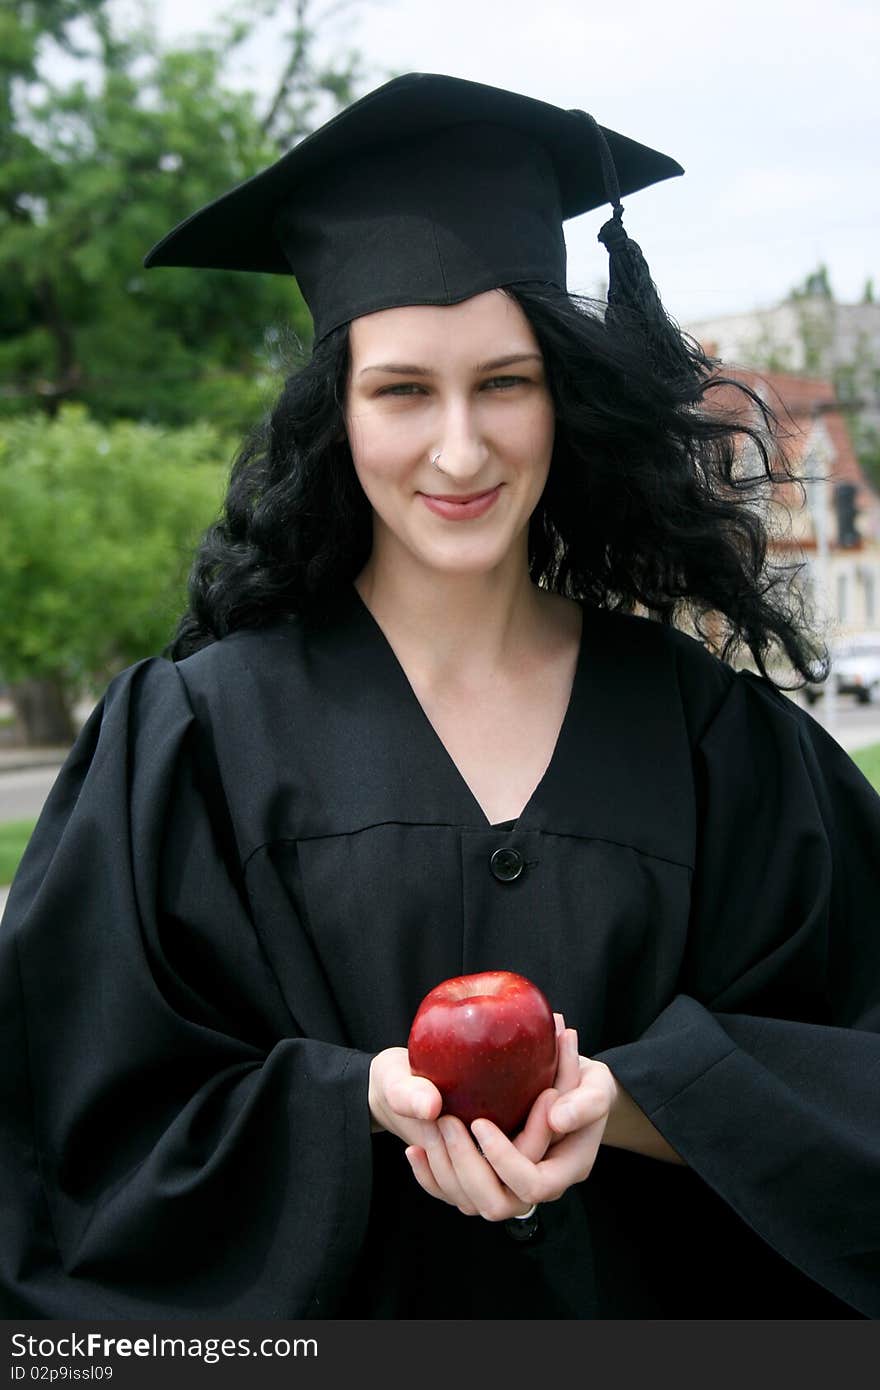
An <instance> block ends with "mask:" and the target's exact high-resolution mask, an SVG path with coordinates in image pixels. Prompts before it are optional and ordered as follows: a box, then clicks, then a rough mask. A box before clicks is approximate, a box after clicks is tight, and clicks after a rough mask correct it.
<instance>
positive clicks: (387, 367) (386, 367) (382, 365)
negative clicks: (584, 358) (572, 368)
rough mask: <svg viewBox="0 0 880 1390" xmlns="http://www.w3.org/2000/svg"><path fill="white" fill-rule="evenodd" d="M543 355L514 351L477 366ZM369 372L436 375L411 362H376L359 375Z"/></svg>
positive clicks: (489, 368)
mask: <svg viewBox="0 0 880 1390" xmlns="http://www.w3.org/2000/svg"><path fill="white" fill-rule="evenodd" d="M543 360H544V359H543V357H542V356H541V354H540V353H539V352H512V353H508V355H507V356H506V357H496V358H493V360H492V361H491V362H478V363H477V366H476V368H475V370H476V371H478V372H492V371H495V370H496V368H498V367H509V366H511V365H512V363H514V362H543ZM367 372H396V373H397V374H398V375H399V376H435V375H436V373H435V371H434V369H433V368H432V367H417V366H414V365H413V364H412V363H411V362H409V363H407V362H375V363H373V364H372V365H371V366H369V367H363V368H362V369H361V371H359V372H358V376H366V374H367Z"/></svg>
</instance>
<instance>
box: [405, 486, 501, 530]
mask: <svg viewBox="0 0 880 1390" xmlns="http://www.w3.org/2000/svg"><path fill="white" fill-rule="evenodd" d="M500 491H501V483H499V484H498V485H497V487H493V488H492V489H491V490H490V491H489V492H477V493H471V494H470V495H469V496H468V497H462V498H458V499H455V500H453V499H451V498H450V497H448V496H447V497H433V496H431V495H430V494H429V493H427V492H423V493H420V496H421V499H422V501H423V502H424V504H425V506H426V507H428V508H430V510H431V511H432V512H434V514H435V515H436V516H442V517H445V518H446V520H447V521H467V520H469V519H470V518H471V517H475V516H482V515H483V514H484V512H487V511H488V510H489V508H490V507H491V506H492V503H493V502H494V501H495V499H496V497H497V496H498V494H499V492H500Z"/></svg>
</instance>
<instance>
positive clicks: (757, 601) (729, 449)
mask: <svg viewBox="0 0 880 1390" xmlns="http://www.w3.org/2000/svg"><path fill="white" fill-rule="evenodd" d="M505 292H506V293H507V294H509V295H511V296H512V297H513V298H514V299H515V300H516V302H517V303H518V304H519V305H520V307H521V309H522V311H523V313H524V314H525V316H526V318H527V319H528V321H529V323H530V325H531V327H532V331H533V332H534V334H535V337H536V339H537V341H538V344H539V346H540V349H541V352H542V354H543V357H544V365H545V370H546V374H547V379H548V382H549V386H550V389H551V392H552V396H553V400H554V404H555V415H556V428H555V441H554V448H553V455H552V459H551V464H550V471H549V476H548V480H547V484H546V486H545V489H544V492H543V495H542V497H541V499H540V501H539V503H538V506H537V507H536V509H535V511H534V513H533V515H532V517H531V520H530V523H529V544H528V553H529V569H530V574H531V577H532V580H533V582H534V583H536V584H538V585H540V586H542V587H543V588H546V589H548V590H551V591H554V592H556V593H559V594H564V595H566V596H567V597H569V598H573V599H578V600H581V601H585V602H587V603H590V604H592V605H595V606H597V607H605V608H610V609H622V610H625V611H629V612H632V611H641V612H642V613H643V614H644V616H646V617H649V618H653V619H655V620H657V621H660V622H663V623H667V624H675V625H677V626H681V627H683V628H685V629H690V630H691V631H693V632H694V634H695V635H697V636H698V637H699V638H700V639H701V640H703V641H704V642H705V644H706V645H707V646H709V647H711V648H712V649H713V650H715V651H716V652H717V654H718V655H719V656H720V657H721V659H722V660H724V661H727V662H730V663H733V662H734V660H735V659H737V658H738V657H739V656H740V655H741V654H744V653H745V652H746V650H748V652H750V653H751V658H752V660H753V662H754V665H755V667H756V668H757V669H758V670H759V671H760V673H761V674H762V675H764V676H766V677H767V678H768V679H770V680H771V681H773V683H774V684H776V685H777V686H778V687H779V688H782V689H784V688H790V687H786V686H784V685H783V684H782V682H781V681H780V680H778V679H775V678H774V676H773V675H772V674H771V667H775V666H778V660H779V657H780V655H781V654H784V657H785V658H786V659H787V661H788V663H789V664H790V666H791V667H792V668H793V669H794V670H795V671H796V672H798V673H799V674H800V676H802V677H803V679H804V680H811V681H814V680H817V679H823V678H824V676H825V675H826V674H827V664H828V657H827V651H826V649H825V647H824V645H823V644H822V642H821V641H820V639H819V638H818V637H817V635H816V633H815V632H814V631H813V628H812V624H811V618H810V615H809V612H808V600H807V597H806V593H805V591H804V590H803V589H802V588H801V587H800V586H799V585H798V584H797V583H796V582H794V581H795V580H796V577H797V574H798V572H799V571H800V569H802V568H803V564H802V563H791V564H774V563H773V556H772V549H771V546H770V529H769V524H768V522H767V520H766V510H765V509H766V503H767V500H768V497H769V496H770V493H771V492H772V490H773V489H774V488H775V487H776V486H777V485H778V484H780V483H783V484H784V483H788V484H795V485H796V486H798V487H800V486H801V484H800V482H799V480H798V479H797V478H796V477H795V475H794V473H793V471H792V469H791V466H790V463H789V461H788V458H787V454H786V450H785V432H784V429H783V427H782V426H781V424H780V422H779V420H778V417H777V416H776V414H775V413H774V411H773V410H772V409H771V408H770V406H768V405H767V404H766V402H765V401H764V400H763V399H762V397H761V396H760V395H759V394H758V392H756V391H755V390H753V389H752V388H751V387H750V386H748V385H746V384H745V383H743V382H741V381H738V380H736V379H734V378H731V377H729V376H726V375H723V374H721V373H720V372H719V371H718V368H719V367H720V363H719V362H718V361H716V360H715V359H713V358H710V357H708V356H706V355H705V354H704V352H703V351H702V349H701V348H700V347H699V345H698V344H696V343H695V342H693V340H691V339H687V338H686V336H684V335H683V337H682V341H683V343H685V344H686V347H687V353H686V360H687V364H688V369H687V370H682V371H681V372H677V373H670V372H669V371H666V372H663V373H661V372H659V371H658V370H657V369H656V367H655V366H654V365H653V364H652V361H651V359H650V356H649V353H648V351H647V350H646V345H645V338H644V334H643V332H642V325H640V323H639V322H638V319H637V317H636V316H635V315H634V314H633V315H629V316H628V315H627V314H626V313H624V312H622V311H621V310H615V312H614V313H613V314H611V313H603V312H602V306H601V305H599V304H598V303H597V302H596V301H593V300H590V299H587V298H585V297H583V296H578V295H573V294H569V293H566V292H564V291H562V290H559V289H556V288H555V287H554V286H552V285H540V286H539V285H515V286H508V287H505ZM303 358H304V360H303V361H302V362H300V363H299V364H297V365H296V369H295V370H293V371H292V372H291V374H290V375H289V377H288V378H287V381H286V383H285V385H284V389H283V391H282V392H281V395H280V397H279V399H278V401H277V402H276V404H275V406H274V408H273V410H272V411H271V413H270V414H269V416H268V417H267V419H266V420H265V421H264V422H263V423H262V424H261V425H260V426H259V427H258V428H257V429H256V430H255V431H254V432H253V433H252V434H251V435H250V436H249V437H248V439H246V441H245V442H244V445H243V447H242V449H241V450H240V452H239V454H238V456H237V458H236V460H235V463H234V465H233V468H232V473H231V477H230V482H229V488H228V491H227V495H226V499H225V503H224V507H223V510H222V513H221V515H220V517H219V519H218V520H217V521H216V522H215V523H214V524H213V525H212V526H211V527H210V528H209V529H208V531H207V532H206V534H205V536H204V538H203V540H202V543H201V545H200V547H199V549H198V551H197V554H196V557H195V562H194V565H193V568H192V572H191V575H190V583H189V607H188V609H187V611H186V612H185V613H184V615H183V616H182V618H181V619H180V622H179V623H178V626H177V630H176V632H175V634H174V637H173V639H172V641H171V642H170V643H169V646H168V648H167V649H166V653H167V654H168V655H170V656H171V657H172V658H173V659H175V660H178V659H180V658H182V657H184V656H187V655H189V654H190V653H191V652H194V651H196V650H198V649H199V648H200V647H203V646H205V645H207V644H208V643H210V642H214V641H216V640H218V639H219V638H222V637H224V636H225V635H226V634H227V633H230V632H232V631H234V630H236V629H237V628H243V627H259V626H263V625H265V624H267V623H270V622H275V621H277V620H279V619H280V618H283V617H286V616H291V615H294V614H295V615H298V616H300V617H303V618H305V619H307V620H314V621H318V622H320V621H321V620H322V618H323V617H325V616H326V614H327V612H328V611H330V609H331V608H332V605H333V603H334V602H335V601H336V600H337V599H338V597H339V596H340V595H341V594H342V592H343V591H344V590H345V589H347V588H348V586H349V585H350V584H351V581H352V580H354V579H355V578H356V576H357V575H358V574H359V573H360V571H361V569H362V568H363V566H364V565H365V563H366V561H367V559H368V557H369V554H370V549H371V545H372V512H371V508H370V504H369V502H368V500H367V498H366V496H365V494H364V492H363V490H362V488H361V485H360V483H359V481H358V478H357V475H356V473H355V469H354V465H353V462H352V458H351V453H350V450H349V447H348V440H347V436H346V433H345V428H344V421H343V408H344V400H345V391H346V383H347V377H348V372H349V361H350V358H349V346H348V325H347V324H346V325H343V326H342V327H340V328H338V329H336V330H335V331H334V332H332V333H330V334H329V335H328V336H327V337H326V338H324V339H322V340H321V341H320V342H319V343H318V344H316V346H315V349H314V351H313V353H312V354H311V356H309V357H306V356H305V354H303ZM683 360H684V358H683ZM732 402H733V403H732Z"/></svg>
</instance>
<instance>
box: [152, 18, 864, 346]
mask: <svg viewBox="0 0 880 1390" xmlns="http://www.w3.org/2000/svg"><path fill="white" fill-rule="evenodd" d="M156 5H157V14H158V18H159V23H160V27H161V30H162V32H163V33H164V34H165V35H166V36H167V37H169V38H171V37H174V38H179V37H182V36H184V35H186V34H191V33H193V32H196V31H198V30H199V29H206V28H210V27H211V25H212V23H213V21H214V19H215V18H216V17H217V16H218V15H219V14H221V13H225V12H228V10H229V4H228V3H226V4H224V3H222V0H156ZM290 8H291V10H292V8H293V7H292V5H291V6H290ZM321 8H326V4H325V5H323V6H322V7H321ZM248 9H250V6H249V7H248ZM245 12H247V11H245ZM318 12H320V11H318ZM334 45H335V46H336V47H337V48H338V49H341V50H343V51H344V50H347V49H349V48H357V49H359V50H360V51H361V53H362V54H363V56H364V59H365V62H366V66H367V70H368V73H369V80H368V81H367V83H366V84H365V87H364V90H367V89H369V88H372V87H375V86H378V85H380V84H381V83H382V82H383V81H385V80H386V79H387V78H388V77H390V76H394V75H396V74H397V73H401V72H413V71H418V72H442V73H448V74H450V75H452V76H456V77H465V78H470V79H472V80H474V81H479V82H486V83H489V84H491V85H493V86H499V87H508V88H510V89H511V90H514V91H519V92H523V93H525V94H527V95H529V96H534V97H538V98H540V99H541V100H543V101H549V102H553V103H555V104H557V105H560V106H565V107H571V106H577V107H581V108H582V109H584V110H587V111H590V112H591V113H592V114H593V115H594V116H595V117H596V119H597V120H598V121H599V122H600V123H601V124H602V125H605V126H608V127H610V128H611V129H612V130H617V131H619V132H621V133H622V134H624V135H628V136H630V137H631V138H632V139H635V140H639V141H641V142H642V143H644V144H647V145H652V146H654V147H655V148H656V149H659V150H662V151H664V152H665V153H666V154H670V155H672V157H673V158H675V159H677V160H678V162H679V163H680V164H682V165H683V166H684V169H685V175H684V177H683V178H679V179H671V180H668V181H667V182H665V183H662V184H659V185H656V186H655V187H653V188H649V189H644V190H643V191H642V192H640V193H636V194H633V195H632V196H631V197H629V198H627V199H624V207H625V214H624V225H625V226H626V228H627V230H628V231H629V233H630V235H631V236H632V237H633V238H634V239H635V240H636V241H638V242H639V243H640V245H641V246H642V249H643V251H644V252H645V255H646V257H647V260H648V263H649V265H650V267H651V271H652V274H653V276H654V279H655V280H656V282H657V284H658V286H659V288H660V291H661V293H662V295H663V299H664V302H665V303H666V306H667V308H668V309H669V311H670V313H672V314H673V315H674V316H675V317H676V318H678V319H679V320H680V321H681V322H686V321H693V320H695V319H699V318H702V317H708V316H710V315H713V314H723V313H735V312H742V311H745V310H748V309H752V308H757V307H762V306H765V305H769V304H773V303H775V302H776V301H777V300H779V299H781V298H782V297H783V296H784V295H785V294H786V293H787V291H788V290H789V289H790V288H791V287H792V286H793V285H794V284H796V283H799V282H800V281H802V280H803V279H804V277H805V276H806V275H807V274H808V273H809V272H810V271H812V270H814V269H815V268H816V266H817V265H818V264H819V262H820V261H824V262H825V263H826V264H827V265H828V267H829V271H830V275H831V283H832V285H833V287H834V290H835V292H836V294H837V297H838V298H839V299H841V300H844V301H852V300H857V299H859V298H861V294H862V289H863V286H864V283H865V281H866V279H867V278H868V277H869V276H874V277H876V280H877V292H878V297H880V248H878V237H877V232H878V228H880V178H878V151H880V95H878V93H880V5H878V4H877V0H866V2H865V0H830V3H829V0H822V2H821V3H820V2H819V0H726V3H721V0H668V2H667V3H663V2H662V0H622V2H621V0H618V3H614V0H601V3H597V0H536V3H529V0H499V2H498V3H489V0H362V3H361V4H360V5H359V6H358V7H357V8H356V9H354V10H353V11H352V12H349V13H347V14H345V15H344V16H343V18H342V21H341V22H337V23H336V24H335V26H334V25H331V26H330V29H329V30H328V38H327V41H326V42H325V43H324V46H323V52H324V53H325V54H327V55H329V54H330V53H331V52H332V49H333V47H334ZM280 52H281V50H280V47H279V44H278V41H277V31H276V34H275V35H274V36H273V35H272V34H271V33H269V32H267V33H266V35H265V38H264V39H263V40H262V41H261V43H260V44H259V45H258V46H256V47H255V48H254V49H253V50H251V51H250V52H249V53H248V55H247V69H248V70H246V71H245V72H243V74H242V79H241V80H242V82H243V83H244V84H245V85H249V86H251V87H253V88H255V89H256V90H258V91H263V92H266V93H268V92H269V91H270V90H271V89H272V86H273V80H274V78H275V76H276V74H277V72H278V69H279V61H280V58H279V55H280ZM217 191H218V193H219V192H222V191H223V190H221V189H218V190H217ZM604 216H605V213H604V210H601V209H600V210H597V211H596V212H593V213H587V214H585V215H584V216H582V217H580V218H576V219H573V220H572V221H570V222H568V223H567V224H566V229H565V230H566V242H567V245H568V251H569V288H570V289H572V290H575V291H579V292H583V293H588V294H589V293H596V292H597V291H598V289H599V287H600V286H601V284H602V282H603V281H604V278H605V275H606V273H607V272H606V266H607V260H606V255H605V252H604V250H603V248H602V247H601V246H600V245H599V243H598V242H597V241H596V233H597V231H598V229H599V227H600V225H601V223H602V221H603V220H604Z"/></svg>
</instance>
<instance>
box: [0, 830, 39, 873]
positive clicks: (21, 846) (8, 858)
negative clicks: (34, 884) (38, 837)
mask: <svg viewBox="0 0 880 1390" xmlns="http://www.w3.org/2000/svg"><path fill="white" fill-rule="evenodd" d="M35 825H36V821H34V820H9V821H4V822H3V823H2V824H0V885H5V884H7V883H11V882H12V880H13V878H14V876H15V871H16V869H17V868H18V865H19V861H20V860H21V856H22V855H23V854H24V852H25V849H26V848H27V842H28V840H29V839H30V838H31V835H32V834H33V833H34V826H35Z"/></svg>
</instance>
